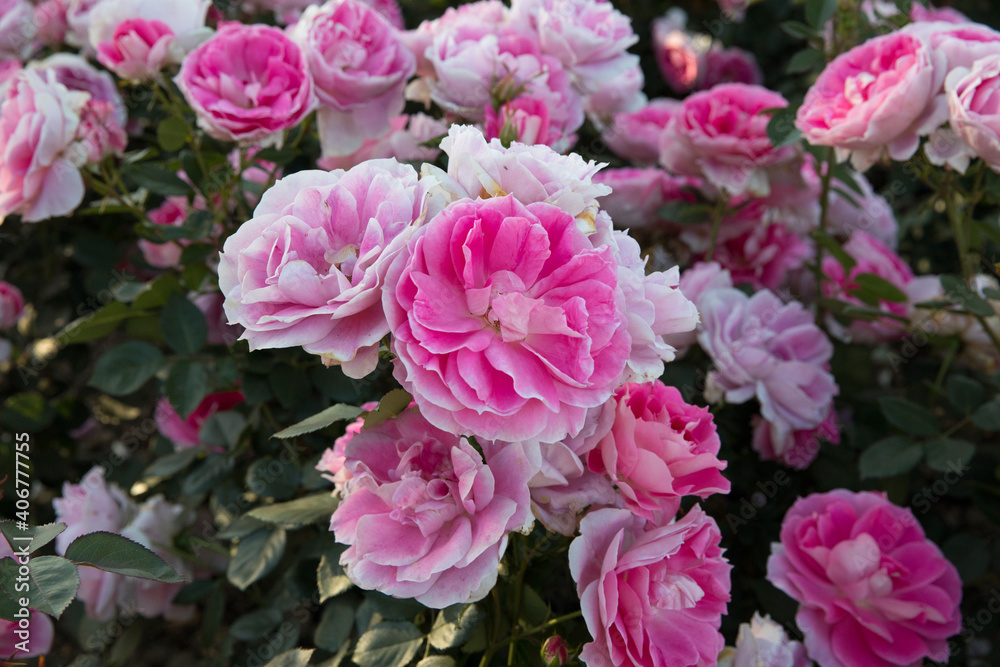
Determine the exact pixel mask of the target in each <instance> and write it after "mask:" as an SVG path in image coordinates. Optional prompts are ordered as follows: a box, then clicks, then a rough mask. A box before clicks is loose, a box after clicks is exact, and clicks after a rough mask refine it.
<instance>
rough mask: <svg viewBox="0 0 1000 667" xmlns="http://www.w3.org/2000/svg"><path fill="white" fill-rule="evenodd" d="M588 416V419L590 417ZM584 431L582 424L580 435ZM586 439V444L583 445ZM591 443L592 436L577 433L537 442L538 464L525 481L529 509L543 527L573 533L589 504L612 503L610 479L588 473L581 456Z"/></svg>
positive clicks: (613, 494)
mask: <svg viewBox="0 0 1000 667" xmlns="http://www.w3.org/2000/svg"><path fill="white" fill-rule="evenodd" d="M596 410H597V411H600V409H599V408H597V409H596ZM591 412H592V413H593V412H594V411H591ZM587 419H588V422H589V421H590V420H591V416H590V415H588V417H587ZM586 431H587V427H586V426H585V427H584V431H583V432H581V435H583V433H584V432H586ZM587 442H589V445H587V446H584V444H585V443H587ZM594 445H596V441H593V439H592V438H591V439H590V440H588V439H586V438H582V437H580V436H577V437H576V438H567V439H566V440H564V441H563V442H551V443H541V444H540V445H538V447H539V450H540V454H541V467H540V468H539V471H538V472H537V473H536V474H535V476H534V477H532V478H531V480H530V481H529V482H528V486H529V487H530V489H531V509H532V511H533V512H534V514H535V517H536V518H537V519H538V520H539V521H541V522H542V524H543V525H544V526H545V527H546V528H548V529H549V530H551V531H553V532H556V533H559V534H560V535H566V536H567V537H572V536H573V535H575V534H576V531H577V525H578V523H579V522H578V519H577V518H578V516H579V515H580V514H581V513H582V512H583V511H584V510H585V509H587V508H588V507H590V508H597V507H610V506H612V505H614V503H615V489H614V487H613V486H612V484H611V479H610V478H608V476H607V475H604V474H598V473H594V472H591V471H590V470H589V469H587V465H586V462H585V461H584V458H583V457H584V456H585V455H586V453H587V451H588V449H589V448H592V447H593V446H594Z"/></svg>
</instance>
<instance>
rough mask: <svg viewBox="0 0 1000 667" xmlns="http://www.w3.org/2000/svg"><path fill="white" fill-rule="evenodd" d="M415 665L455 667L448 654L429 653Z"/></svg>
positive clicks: (453, 660) (420, 666) (421, 666)
mask: <svg viewBox="0 0 1000 667" xmlns="http://www.w3.org/2000/svg"><path fill="white" fill-rule="evenodd" d="M417 667H456V663H455V659H454V658H453V657H451V656H450V655H431V656H428V657H426V658H424V659H423V660H421V661H420V662H418V663H417Z"/></svg>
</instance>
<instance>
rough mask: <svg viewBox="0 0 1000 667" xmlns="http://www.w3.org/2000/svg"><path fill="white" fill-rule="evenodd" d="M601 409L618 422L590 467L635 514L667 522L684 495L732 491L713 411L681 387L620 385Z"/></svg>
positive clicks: (590, 460) (599, 446)
mask: <svg viewBox="0 0 1000 667" xmlns="http://www.w3.org/2000/svg"><path fill="white" fill-rule="evenodd" d="M602 409H603V410H605V411H609V412H613V413H614V420H613V422H612V426H611V430H610V432H608V434H607V435H605V436H604V437H603V438H601V439H600V441H599V442H598V443H597V447H596V448H595V449H593V450H591V451H590V453H589V454H588V456H587V463H588V466H589V468H590V470H591V471H593V472H596V473H605V474H607V475H609V476H610V477H611V478H612V479H613V480H614V482H615V484H616V485H617V486H618V492H619V493H620V494H621V497H622V500H623V501H624V503H625V507H626V508H627V509H629V510H630V511H631V512H632V513H633V514H635V515H637V516H641V517H645V518H646V519H654V517H655V518H657V522H658V523H661V524H662V523H665V522H667V521H669V520H670V518H672V517H673V516H674V515H675V514H677V511H678V510H679V509H680V505H681V498H682V497H683V496H698V497H700V498H707V497H708V496H710V495H712V494H713V493H729V480H727V479H726V478H725V477H723V476H722V473H721V472H719V471H720V470H725V469H726V463H725V462H724V461H720V460H719V458H718V455H719V448H720V446H721V442H720V441H719V435H718V433H716V430H715V424H714V423H713V421H712V415H711V413H710V412H709V411H708V408H699V407H696V406H693V405H688V404H687V403H685V402H684V399H682V398H681V394H680V392H679V391H677V389H675V388H674V387H668V386H666V385H664V384H663V383H662V382H660V381H659V380H656V381H654V382H649V383H645V384H634V383H629V384H625V385H623V386H621V387H619V388H618V391H616V392H615V395H614V397H613V398H611V399H609V401H608V402H607V403H605V404H604V407H603V408H602Z"/></svg>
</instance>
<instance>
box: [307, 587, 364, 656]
mask: <svg viewBox="0 0 1000 667" xmlns="http://www.w3.org/2000/svg"><path fill="white" fill-rule="evenodd" d="M353 627H354V605H353V604H351V602H350V601H348V600H334V601H333V602H331V603H330V604H328V605H326V606H325V607H324V608H323V615H322V616H320V618H319V623H318V624H317V625H316V632H315V633H314V634H313V643H314V644H316V646H318V647H320V648H321V649H323V650H325V651H329V652H330V653H336V652H337V651H339V650H340V648H341V647H342V646H343V644H344V642H346V641H347V638H348V637H350V636H351V628H353Z"/></svg>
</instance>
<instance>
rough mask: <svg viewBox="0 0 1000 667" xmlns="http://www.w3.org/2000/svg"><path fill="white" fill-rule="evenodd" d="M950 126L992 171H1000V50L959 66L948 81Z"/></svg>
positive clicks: (946, 82)
mask: <svg viewBox="0 0 1000 667" xmlns="http://www.w3.org/2000/svg"><path fill="white" fill-rule="evenodd" d="M945 90H946V91H947V99H948V111H949V116H950V117H949V121H950V123H951V129H952V130H953V131H954V132H955V133H956V134H958V136H959V137H961V139H962V141H963V142H964V143H965V145H966V146H968V147H969V148H970V149H971V151H972V153H973V154H974V155H975V156H977V157H979V158H981V159H982V160H983V161H985V162H986V164H987V165H988V166H989V167H990V169H992V170H993V171H1000V52H998V53H997V55H993V56H987V57H984V58H982V59H980V60H977V61H976V62H975V64H974V65H972V68H971V69H966V68H964V67H959V68H956V69H954V70H952V71H951V72H950V73H949V74H948V78H947V79H946V81H945Z"/></svg>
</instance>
